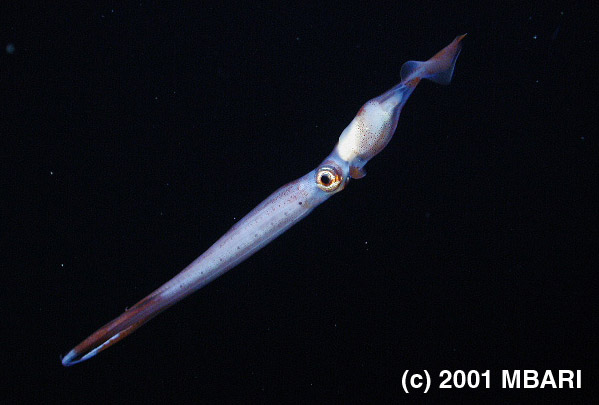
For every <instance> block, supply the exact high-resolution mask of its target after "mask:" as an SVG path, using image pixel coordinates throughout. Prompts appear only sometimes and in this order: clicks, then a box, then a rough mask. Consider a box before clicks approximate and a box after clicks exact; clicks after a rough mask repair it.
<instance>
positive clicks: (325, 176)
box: [316, 166, 343, 191]
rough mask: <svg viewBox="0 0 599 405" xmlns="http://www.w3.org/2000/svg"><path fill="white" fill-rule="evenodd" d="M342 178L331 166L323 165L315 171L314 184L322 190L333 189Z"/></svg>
mask: <svg viewBox="0 0 599 405" xmlns="http://www.w3.org/2000/svg"><path fill="white" fill-rule="evenodd" d="M342 180H343V178H342V177H341V176H340V175H339V174H338V173H337V171H336V170H335V169H333V168H332V167H328V166H324V167H321V168H320V169H318V173H316V184H317V185H318V187H320V189H321V190H324V191H335V190H336V189H337V187H339V185H340V184H341V181H342Z"/></svg>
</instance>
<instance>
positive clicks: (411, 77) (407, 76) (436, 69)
mask: <svg viewBox="0 0 599 405" xmlns="http://www.w3.org/2000/svg"><path fill="white" fill-rule="evenodd" d="M465 36H466V34H464V35H460V36H457V37H456V38H455V39H454V40H453V41H452V43H451V44H449V45H447V46H446V47H445V48H443V49H441V50H440V51H439V52H437V53H436V54H435V56H433V57H432V58H430V59H429V60H427V61H426V62H419V61H415V60H410V61H408V62H406V63H404V64H403V66H402V67H401V81H402V82H403V83H405V84H406V85H408V86H412V87H415V86H416V85H417V84H418V82H419V81H420V80H421V79H428V80H431V81H433V82H435V83H439V84H444V85H446V84H449V83H450V82H451V78H452V77H453V69H454V67H455V63H456V60H457V59H458V56H459V55H460V50H461V49H462V45H461V43H460V42H461V41H462V39H464V37H465Z"/></svg>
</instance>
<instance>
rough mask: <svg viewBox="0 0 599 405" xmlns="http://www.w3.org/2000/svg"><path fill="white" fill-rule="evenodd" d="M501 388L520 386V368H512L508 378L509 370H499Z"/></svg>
mask: <svg viewBox="0 0 599 405" xmlns="http://www.w3.org/2000/svg"><path fill="white" fill-rule="evenodd" d="M501 388H520V370H514V374H513V375H512V378H510V370H501Z"/></svg>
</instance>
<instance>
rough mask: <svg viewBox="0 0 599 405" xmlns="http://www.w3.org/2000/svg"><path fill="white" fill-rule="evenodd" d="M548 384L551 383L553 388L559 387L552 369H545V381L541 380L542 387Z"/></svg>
mask: <svg viewBox="0 0 599 405" xmlns="http://www.w3.org/2000/svg"><path fill="white" fill-rule="evenodd" d="M546 385H551V388H557V385H555V379H554V378H553V374H552V373H551V370H547V371H545V375H544V376H543V381H541V385H540V388H545V386H546ZM560 388H561V387H560Z"/></svg>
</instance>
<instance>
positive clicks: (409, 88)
mask: <svg viewBox="0 0 599 405" xmlns="http://www.w3.org/2000/svg"><path fill="white" fill-rule="evenodd" d="M465 36H466V34H464V35H460V36H458V37H456V38H455V39H454V40H453V41H452V42H451V43H450V44H449V45H447V46H446V47H445V48H443V49H442V50H441V51H439V52H438V53H437V54H435V55H434V56H433V57H432V58H430V59H429V60H427V61H408V62H406V63H404V64H403V66H402V67H401V71H400V75H401V82H400V83H399V84H397V85H396V86H394V87H392V88H391V89H390V90H388V91H387V92H385V93H383V94H382V95H380V96H378V97H376V98H373V99H372V100H369V101H368V102H366V104H364V105H363V106H362V108H360V110H359V111H358V114H357V115H356V116H355V118H354V119H353V120H352V121H351V122H350V124H349V125H348V126H347V128H345V130H343V132H342V133H341V135H340V137H339V141H338V143H337V145H336V146H335V148H334V149H333V151H332V152H331V154H330V155H328V156H327V157H326V158H325V159H324V160H323V161H322V163H321V164H320V165H318V166H317V167H316V168H315V169H314V170H312V171H311V172H309V173H308V174H306V175H305V176H303V177H300V178H299V179H297V180H295V181H292V182H291V183H288V184H286V185H284V186H283V187H281V188H279V189H278V190H277V191H275V192H274V193H273V194H271V195H270V196H269V197H267V198H266V199H265V200H264V201H262V202H261V203H260V204H259V205H258V206H257V207H256V208H254V209H253V210H252V211H251V212H250V213H249V214H247V215H246V216H245V217H243V218H242V219H241V220H239V222H237V223H236V224H235V225H233V227H232V228H231V229H229V231H227V232H226V233H225V234H224V235H223V236H222V237H221V238H220V239H218V240H217V241H216V242H215V243H214V244H213V245H212V246H211V247H210V248H208V250H206V252H204V253H203V254H202V255H201V256H199V257H198V258H197V259H196V260H194V261H193V262H192V263H191V264H190V265H189V266H187V267H186V268H185V269H183V270H182V271H181V272H180V273H179V274H177V275H176V276H174V277H173V278H172V279H171V280H169V281H168V282H166V283H165V284H164V285H162V286H161V287H159V288H158V289H157V290H156V291H154V292H152V293H151V294H150V295H148V296H147V297H145V298H143V299H142V300H141V301H139V302H138V303H137V304H135V305H134V306H132V307H130V308H129V309H127V310H125V312H124V313H123V314H122V315H120V316H119V317H117V318H116V319H114V320H112V321H111V322H109V323H107V324H106V325H104V326H102V327H101V328H100V329H98V330H97V331H96V332H94V333H93V334H92V335H90V336H89V337H88V338H87V339H85V340H84V341H83V342H81V343H80V344H79V345H77V346H76V347H75V348H73V349H72V350H71V351H70V352H68V353H67V355H66V356H64V357H63V358H62V359H61V360H62V364H63V365H64V366H71V365H74V364H77V363H80V362H82V361H85V360H88V359H90V358H92V357H94V356H95V355H97V354H98V353H100V352H101V351H103V350H106V349H107V348H109V347H110V346H112V345H114V344H115V343H117V342H118V341H120V340H122V339H124V338H125V337H126V336H128V335H130V334H131V333H133V332H134V331H135V330H137V329H138V328H139V327H140V326H142V325H143V324H145V323H146V322H147V321H149V320H150V319H152V318H153V317H155V316H156V315H158V314H159V313H161V312H162V311H164V310H165V309H167V308H169V307H170V306H172V305H174V304H175V303H177V302H179V301H181V300H182V299H183V298H185V297H187V296H188V295H190V294H191V293H193V292H195V291H197V290H199V289H200V288H202V287H204V286H205V285H207V284H208V283H210V282H211V281H212V280H214V279H215V278H217V277H219V276H221V275H222V274H224V273H225V272H226V271H228V270H230V269H232V268H233V267H235V266H237V265H238V264H239V263H241V262H242V261H244V260H245V259H247V258H248V257H250V256H251V255H253V254H254V253H256V252H257V251H258V250H260V249H262V248H263V247H264V246H265V245H267V244H268V243H269V242H270V241H272V240H273V239H275V238H276V237H278V236H279V235H281V234H282V233H283V232H285V231H286V230H287V229H289V228H290V227H291V226H293V225H294V224H296V223H297V222H298V221H300V220H301V219H302V218H304V217H306V216H307V215H308V214H310V212H312V210H313V209H314V208H316V207H317V206H319V205H320V204H322V203H323V202H325V201H326V200H327V199H329V198H330V197H331V196H333V195H334V194H337V193H339V192H340V191H342V190H343V189H345V187H346V186H347V185H348V183H349V182H350V179H360V178H362V177H364V176H365V175H366V171H365V169H364V166H365V165H366V163H368V161H369V160H370V159H372V158H373V157H374V156H376V155H377V154H378V153H379V152H381V151H382V150H383V149H384V148H385V146H387V144H388V143H389V141H390V140H391V137H392V136H393V134H394V132H395V129H396V127H397V122H398V120H399V115H400V113H401V110H402V108H403V106H404V105H405V103H406V101H407V100H408V98H409V97H410V95H411V94H412V92H413V91H414V89H415V88H416V86H417V85H418V83H419V82H420V80H422V79H428V80H431V81H433V82H436V83H440V84H449V82H450V81H451V79H452V76H453V71H454V67H455V63H456V60H457V58H458V56H459V54H460V50H461V41H462V39H463V38H464V37H465Z"/></svg>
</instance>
